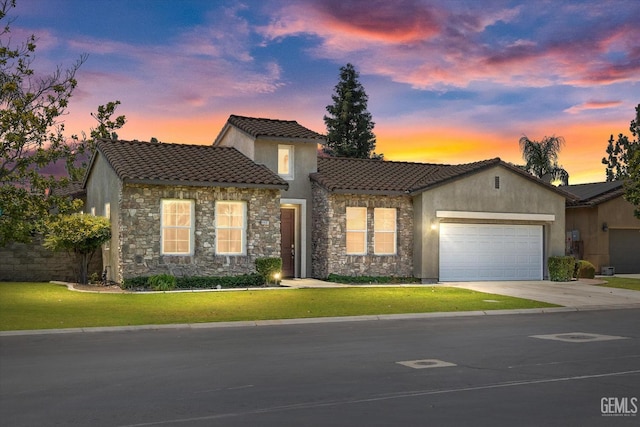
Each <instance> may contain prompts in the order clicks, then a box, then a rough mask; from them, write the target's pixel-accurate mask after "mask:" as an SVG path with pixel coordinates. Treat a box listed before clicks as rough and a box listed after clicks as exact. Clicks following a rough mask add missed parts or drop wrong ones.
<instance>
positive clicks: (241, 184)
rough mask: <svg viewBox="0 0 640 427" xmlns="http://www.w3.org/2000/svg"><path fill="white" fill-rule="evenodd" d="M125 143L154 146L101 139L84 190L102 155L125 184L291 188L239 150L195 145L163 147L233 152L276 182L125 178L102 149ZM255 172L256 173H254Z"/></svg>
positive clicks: (83, 186)
mask: <svg viewBox="0 0 640 427" xmlns="http://www.w3.org/2000/svg"><path fill="white" fill-rule="evenodd" d="M112 142H113V143H124V144H134V145H135V144H154V143H147V142H140V141H124V140H118V141H112V140H109V139H100V140H98V143H97V144H96V150H95V152H94V153H93V156H92V157H91V161H90V163H89V166H88V168H87V172H86V173H85V176H84V179H83V181H82V188H84V189H86V187H87V182H88V180H89V177H90V175H91V173H92V171H93V168H94V165H95V162H96V159H97V158H98V155H101V156H103V157H104V159H105V161H106V162H107V164H108V165H109V167H110V168H111V170H113V172H114V173H115V174H116V176H117V177H118V179H119V180H120V181H121V182H123V183H130V184H150V185H165V186H166V185H169V186H171V185H185V186H194V187H240V188H265V189H280V190H286V189H288V188H289V184H288V183H287V182H286V181H284V180H283V179H282V178H281V177H280V176H278V175H276V174H274V173H273V172H272V171H271V170H269V169H268V168H267V167H266V166H264V165H261V164H257V163H254V162H253V161H252V160H251V159H249V158H247V157H246V156H244V154H242V153H240V152H239V151H238V150H236V149H235V148H233V147H211V146H206V145H194V144H165V143H163V144H162V145H163V146H164V147H167V146H172V147H177V148H178V149H184V148H186V147H193V148H197V149H202V150H222V152H224V151H225V150H227V151H229V150H230V151H233V152H234V153H235V155H236V156H241V157H242V158H245V159H246V161H247V162H250V163H251V164H252V166H251V167H253V168H255V169H256V171H260V172H262V173H265V174H266V175H271V178H273V180H274V182H262V183H261V182H241V181H230V180H227V181H217V180H202V179H173V178H154V177H149V178H146V177H139V178H138V177H130V176H124V175H123V173H122V171H121V170H119V168H118V167H117V166H116V165H115V164H114V163H113V159H111V158H110V156H109V155H108V154H107V153H105V152H104V151H103V149H102V146H103V145H104V144H108V143H112ZM167 160H168V161H170V159H167ZM254 172H255V171H254Z"/></svg>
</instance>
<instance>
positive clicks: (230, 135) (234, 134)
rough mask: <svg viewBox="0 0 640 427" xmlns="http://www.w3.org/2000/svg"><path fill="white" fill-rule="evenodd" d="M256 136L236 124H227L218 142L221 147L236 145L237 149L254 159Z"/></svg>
mask: <svg viewBox="0 0 640 427" xmlns="http://www.w3.org/2000/svg"><path fill="white" fill-rule="evenodd" d="M253 140H254V138H253V137H252V136H251V135H249V134H247V133H245V132H242V131H241V130H239V129H238V128H236V127H234V126H227V127H226V130H225V133H224V135H223V136H222V138H220V141H219V142H218V146H219V147H235V149H236V150H238V151H240V152H241V153H242V154H244V155H245V156H247V157H248V158H250V159H251V160H254V157H255V152H254V145H253Z"/></svg>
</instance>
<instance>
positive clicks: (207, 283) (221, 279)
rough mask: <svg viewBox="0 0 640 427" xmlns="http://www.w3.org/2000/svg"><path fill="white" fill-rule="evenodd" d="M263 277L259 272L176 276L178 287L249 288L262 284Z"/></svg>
mask: <svg viewBox="0 0 640 427" xmlns="http://www.w3.org/2000/svg"><path fill="white" fill-rule="evenodd" d="M264 283H265V282H264V278H263V277H262V276H261V275H259V274H243V275H240V276H191V277H178V284H177V287H178V288H179V289H216V288H217V287H218V286H220V287H221V288H251V287H258V286H263V285H264Z"/></svg>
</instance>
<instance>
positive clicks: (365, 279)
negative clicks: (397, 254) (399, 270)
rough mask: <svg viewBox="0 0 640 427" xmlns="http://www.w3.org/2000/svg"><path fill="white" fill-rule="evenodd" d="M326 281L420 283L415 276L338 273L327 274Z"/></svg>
mask: <svg viewBox="0 0 640 427" xmlns="http://www.w3.org/2000/svg"><path fill="white" fill-rule="evenodd" d="M327 281H328V282H334V283H366V284H369V283H375V284H378V283H379V284H398V283H420V279H418V278H416V277H396V276H342V275H340V274H333V273H331V274H329V276H328V277H327Z"/></svg>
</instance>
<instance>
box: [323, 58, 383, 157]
mask: <svg viewBox="0 0 640 427" xmlns="http://www.w3.org/2000/svg"><path fill="white" fill-rule="evenodd" d="M358 77H359V74H358V72H357V71H356V69H355V68H354V66H353V65H352V64H347V65H345V66H344V67H342V68H340V81H339V82H338V84H337V85H336V87H335V88H334V90H333V95H332V96H331V99H332V100H333V104H331V105H327V112H328V113H329V114H328V115H326V116H324V123H325V125H326V126H327V145H326V146H325V147H324V148H323V151H324V152H325V153H326V154H328V155H330V156H335V157H356V158H361V159H369V158H373V159H382V158H383V155H382V154H376V153H375V152H374V151H373V150H374V149H375V148H376V136H375V135H374V133H373V127H374V125H375V123H374V122H372V121H371V113H369V111H367V100H368V96H367V94H366V92H365V91H364V87H363V86H362V84H361V83H360V82H359V81H358Z"/></svg>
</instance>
